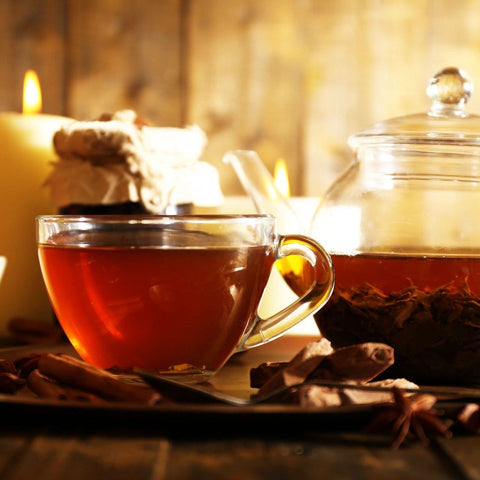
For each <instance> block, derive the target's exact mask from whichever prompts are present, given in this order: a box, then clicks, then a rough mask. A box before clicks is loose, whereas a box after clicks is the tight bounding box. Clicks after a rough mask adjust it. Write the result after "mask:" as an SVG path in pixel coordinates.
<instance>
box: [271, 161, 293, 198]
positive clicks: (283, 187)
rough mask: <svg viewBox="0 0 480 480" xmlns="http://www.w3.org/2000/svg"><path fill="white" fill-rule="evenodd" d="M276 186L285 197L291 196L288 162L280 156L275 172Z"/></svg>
mask: <svg viewBox="0 0 480 480" xmlns="http://www.w3.org/2000/svg"><path fill="white" fill-rule="evenodd" d="M273 179H274V182H275V186H276V187H277V188H278V190H279V191H280V193H281V194H282V195H283V196H284V197H287V198H288V197H290V182H289V180H288V172H287V164H286V162H285V160H283V159H282V158H280V159H279V160H277V163H276V164H275V172H274V175H273Z"/></svg>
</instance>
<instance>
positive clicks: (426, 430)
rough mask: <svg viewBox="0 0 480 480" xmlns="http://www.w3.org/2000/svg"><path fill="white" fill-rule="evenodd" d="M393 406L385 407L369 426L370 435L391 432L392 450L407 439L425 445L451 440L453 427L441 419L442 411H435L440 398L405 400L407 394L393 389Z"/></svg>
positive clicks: (407, 398)
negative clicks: (435, 440) (436, 438)
mask: <svg viewBox="0 0 480 480" xmlns="http://www.w3.org/2000/svg"><path fill="white" fill-rule="evenodd" d="M392 394H393V400H394V402H393V403H392V404H391V405H387V406H385V407H382V409H381V411H380V413H379V414H378V415H377V416H376V417H375V418H374V420H373V421H372V422H371V423H370V424H369V425H368V426H367V430H368V431H372V432H373V431H377V432H378V431H384V430H386V429H390V431H391V433H392V435H393V438H394V440H393V443H392V448H398V447H399V446H400V445H401V444H402V443H403V442H404V440H405V439H406V438H407V437H413V438H416V439H417V440H419V441H420V442H422V443H423V444H425V445H426V444H428V443H429V437H432V436H443V437H447V438H449V437H451V432H450V430H449V428H450V424H449V423H448V422H447V421H442V420H441V419H440V418H439V417H440V415H441V414H442V412H441V411H439V410H437V409H434V408H433V407H434V405H435V403H436V402H437V399H436V397H434V396H433V395H427V394H418V395H414V396H412V397H407V396H405V394H404V392H403V391H402V390H401V389H399V388H397V387H393V388H392Z"/></svg>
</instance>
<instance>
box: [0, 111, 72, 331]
mask: <svg viewBox="0 0 480 480" xmlns="http://www.w3.org/2000/svg"><path fill="white" fill-rule="evenodd" d="M68 120H69V119H67V118H66V117H61V116H54V115H44V114H19V113H10V112H5V113H0V214H1V215H0V219H1V222H0V225H1V226H0V255H2V256H5V257H6V259H7V267H6V269H5V273H4V275H3V278H2V282H1V284H0V334H2V333H4V331H5V327H6V325H7V323H8V321H9V320H10V319H11V318H13V317H27V318H31V319H35V320H44V319H52V310H51V307H50V303H49V301H48V298H47V294H46V291H45V287H44V285H43V281H42V278H41V274H40V267H39V263H38V258H37V251H36V244H35V216H36V215H40V214H47V213H53V212H52V207H51V205H50V201H49V195H48V192H47V191H46V189H45V188H43V187H42V184H43V182H44V181H45V179H46V177H47V174H48V171H49V163H50V162H51V161H52V160H54V158H55V154H54V150H53V145H52V139H53V134H54V133H55V132H56V131H57V130H58V129H59V128H60V126H61V125H62V124H63V123H64V122H66V121H68Z"/></svg>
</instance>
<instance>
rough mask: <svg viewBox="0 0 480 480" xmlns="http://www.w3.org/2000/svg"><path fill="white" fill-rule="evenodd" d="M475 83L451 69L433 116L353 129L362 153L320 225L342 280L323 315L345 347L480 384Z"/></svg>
mask: <svg viewBox="0 0 480 480" xmlns="http://www.w3.org/2000/svg"><path fill="white" fill-rule="evenodd" d="M472 91H473V85H472V82H471V81H470V79H469V77H468V76H467V74H466V73H465V72H463V71H462V70H459V69H457V68H446V69H444V70H442V71H441V72H439V73H438V74H437V75H435V76H434V77H433V78H432V79H431V80H430V82H429V84H428V87H427V94H428V95H429V97H430V98H431V100H432V105H431V108H430V110H429V111H428V112H427V113H426V114H414V115H406V116H402V117H398V118H394V119H391V120H387V121H385V122H381V123H378V124H375V125H373V126H372V127H371V128H368V129H367V130H365V131H363V132H360V133H357V134H355V135H353V136H352V137H350V139H349V144H350V146H351V147H352V149H353V150H354V153H355V160H354V162H353V164H352V165H351V166H350V167H349V168H348V170H347V171H346V172H345V173H344V174H343V175H342V176H341V177H340V178H339V179H338V180H337V181H336V182H335V183H334V184H333V185H332V186H331V187H330V189H329V190H328V191H327V193H326V194H325V196H324V198H323V199H322V201H321V203H320V205H319V208H318V209H317V212H316V214H315V217H314V219H313V221H312V226H311V230H310V232H309V233H310V235H311V236H313V237H314V238H315V239H317V240H319V241H320V243H322V244H323V246H324V247H325V248H326V249H327V251H328V252H329V253H330V254H331V256H332V261H333V264H334V266H335V272H336V287H335V291H334V293H333V296H332V298H331V299H330V301H329V303H328V305H327V306H326V308H325V309H323V310H322V311H321V312H319V313H318V314H316V316H315V321H316V323H317V325H318V327H319V329H320V331H321V332H322V334H323V335H324V336H325V337H327V338H328V339H329V340H330V341H331V342H332V345H333V346H334V347H335V348H338V347H341V346H345V345H349V344H355V343H362V342H372V341H374V342H384V343H387V344H389V345H391V346H393V347H394V349H395V364H394V365H393V367H391V368H390V369H388V370H387V373H388V375H389V376H395V375H396V376H404V377H407V378H408V379H409V380H413V381H418V382H421V383H478V382H480V117H479V116H477V115H472V114H469V113H468V112H467V111H466V108H465V106H466V103H467V100H468V99H469V97H470V95H471V93H472Z"/></svg>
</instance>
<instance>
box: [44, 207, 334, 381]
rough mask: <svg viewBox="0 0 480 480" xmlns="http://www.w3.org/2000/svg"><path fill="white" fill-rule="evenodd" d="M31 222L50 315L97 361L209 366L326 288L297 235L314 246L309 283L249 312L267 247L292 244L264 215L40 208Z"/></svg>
mask: <svg viewBox="0 0 480 480" xmlns="http://www.w3.org/2000/svg"><path fill="white" fill-rule="evenodd" d="M37 226H38V248H39V258H40V265H41V268H42V273H43V276H44V279H45V284H46V287H47V291H48V294H49V297H50V299H51V302H52V305H53V307H54V310H55V312H56V315H57V317H58V319H59V322H60V324H61V325H62V327H63V329H64V331H65V333H66V335H67V337H68V338H69V340H70V341H71V343H72V345H73V346H74V348H75V349H76V351H77V352H78V354H79V355H80V356H81V357H82V358H83V359H84V360H86V361H87V362H89V363H91V364H93V365H96V366H99V367H102V368H110V367H119V368H122V369H128V368H131V367H142V368H148V369H153V370H157V371H164V372H170V373H184V374H185V373H187V374H188V373H190V374H192V375H200V376H204V375H209V374H212V373H214V372H215V371H217V370H218V369H219V368H220V367H221V366H222V365H223V364H224V363H225V362H226V360H227V359H228V358H229V357H230V356H231V355H232V353H234V352H235V351H237V350H238V349H239V348H242V347H243V346H244V347H249V346H254V345H256V344H261V343H264V342H265V341H266V340H268V339H270V338H273V337H275V336H278V335H279V334H281V333H283V331H285V329H286V328H289V327H290V326H293V325H294V324H295V323H298V321H300V320H301V319H303V318H305V317H306V316H308V315H310V314H311V313H312V312H314V311H317V310H318V309H319V308H320V307H321V306H322V305H323V304H324V303H325V302H326V300H327V299H328V297H329V295H330V293H331V288H332V283H333V274H332V270H331V264H330V259H329V257H328V256H326V254H325V253H324V252H323V251H322V250H321V247H318V246H317V245H316V244H315V243H312V245H313V247H312V246H310V240H309V239H306V240H305V239H303V238H302V239H301V241H300V246H299V247H298V245H297V247H298V248H301V249H305V248H307V249H308V252H309V253H310V255H309V256H310V257H312V254H311V252H314V254H313V258H315V260H314V262H315V263H316V269H315V271H316V272H317V273H318V275H317V279H316V280H318V281H315V282H313V283H314V285H312V289H311V290H312V291H313V294H312V291H311V292H310V296H309V298H308V301H307V302H303V301H298V302H297V304H296V305H294V306H293V307H290V308H291V312H290V313H288V312H287V313H282V314H281V315H280V316H279V318H273V319H266V320H262V319H259V318H258V316H257V308H258V305H259V303H260V300H261V297H262V294H263V291H264V289H265V286H266V284H267V281H268V278H269V275H270V272H271V269H272V266H273V264H274V262H275V260H276V258H277V256H278V255H279V254H282V255H283V250H285V252H286V254H289V249H290V250H291V249H292V248H293V245H296V243H294V237H279V236H278V235H277V234H276V232H275V221H274V219H273V218H272V217H269V216H256V215H254V216H220V217H219V216H213V217H211V216H205V217H187V216H185V217H178V216H175V217H167V216H166V217H152V216H148V217H120V216H119V217H104V216H103V217H100V216H99V217H90V218H86V217H75V216H73V217H72V216H49V217H39V218H38V219H37ZM284 243H285V244H286V245H285V246H283V247H282V246H281V245H283V244H284ZM306 245H308V247H306ZM312 248H313V250H312ZM319 248H320V249H319ZM294 253H295V254H298V252H297V251H296V252H294ZM310 261H311V259H310ZM309 265H310V264H309ZM312 295H313V299H312ZM274 317H275V316H274ZM265 322H267V323H265ZM272 328H273V329H274V330H270V329H272Z"/></svg>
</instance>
